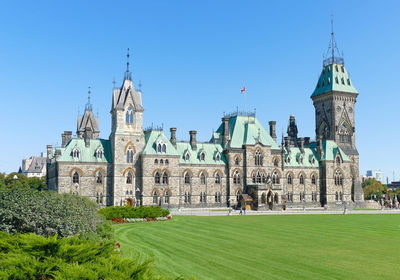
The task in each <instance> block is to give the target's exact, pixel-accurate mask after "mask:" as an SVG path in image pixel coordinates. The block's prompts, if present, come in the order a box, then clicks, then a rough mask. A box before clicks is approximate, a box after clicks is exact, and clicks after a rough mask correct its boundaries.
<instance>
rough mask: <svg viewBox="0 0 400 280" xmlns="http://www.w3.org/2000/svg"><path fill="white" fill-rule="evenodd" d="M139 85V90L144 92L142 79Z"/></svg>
mask: <svg viewBox="0 0 400 280" xmlns="http://www.w3.org/2000/svg"><path fill="white" fill-rule="evenodd" d="M138 87H139V91H140V92H142V81H141V80H139V84H138Z"/></svg>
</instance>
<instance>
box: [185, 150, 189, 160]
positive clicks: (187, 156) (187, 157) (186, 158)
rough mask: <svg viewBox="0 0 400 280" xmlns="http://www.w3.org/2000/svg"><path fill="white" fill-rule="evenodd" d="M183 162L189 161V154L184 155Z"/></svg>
mask: <svg viewBox="0 0 400 280" xmlns="http://www.w3.org/2000/svg"><path fill="white" fill-rule="evenodd" d="M185 160H186V161H189V160H190V154H189V152H186V154H185Z"/></svg>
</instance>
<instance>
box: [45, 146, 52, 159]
mask: <svg viewBox="0 0 400 280" xmlns="http://www.w3.org/2000/svg"><path fill="white" fill-rule="evenodd" d="M52 149H53V146H52V145H47V146H46V152H47V160H49V159H50V155H51V150H52Z"/></svg>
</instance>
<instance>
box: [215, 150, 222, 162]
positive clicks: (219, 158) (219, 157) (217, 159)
mask: <svg viewBox="0 0 400 280" xmlns="http://www.w3.org/2000/svg"><path fill="white" fill-rule="evenodd" d="M220 160H221V154H220V153H219V152H218V153H217V155H216V156H215V161H216V162H219V161H220Z"/></svg>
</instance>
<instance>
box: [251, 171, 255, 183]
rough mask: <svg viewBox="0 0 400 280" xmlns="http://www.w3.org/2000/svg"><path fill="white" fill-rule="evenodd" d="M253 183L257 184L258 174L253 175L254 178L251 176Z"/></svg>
mask: <svg viewBox="0 0 400 280" xmlns="http://www.w3.org/2000/svg"><path fill="white" fill-rule="evenodd" d="M251 181H252V182H253V183H254V184H255V183H256V173H253V176H251Z"/></svg>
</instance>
